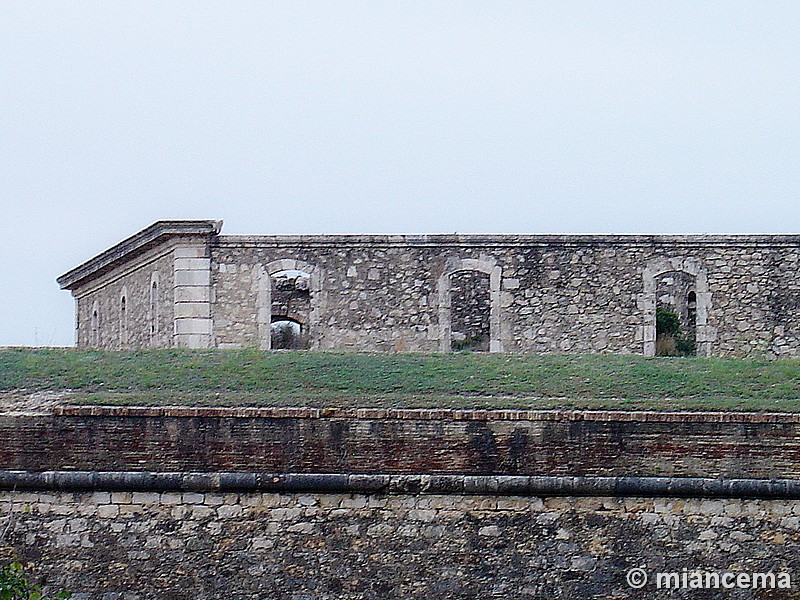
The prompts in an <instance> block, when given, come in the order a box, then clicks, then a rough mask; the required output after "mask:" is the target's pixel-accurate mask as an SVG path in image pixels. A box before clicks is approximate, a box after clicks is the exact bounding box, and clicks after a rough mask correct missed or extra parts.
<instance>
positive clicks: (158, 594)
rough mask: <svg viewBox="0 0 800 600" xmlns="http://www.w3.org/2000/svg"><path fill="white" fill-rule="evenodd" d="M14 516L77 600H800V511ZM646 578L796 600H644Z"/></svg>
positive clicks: (310, 507)
mask: <svg viewBox="0 0 800 600" xmlns="http://www.w3.org/2000/svg"><path fill="white" fill-rule="evenodd" d="M12 511H13V524H12V527H10V528H9V533H8V538H7V540H6V543H7V544H10V545H11V546H13V547H14V548H15V549H16V550H17V552H18V553H19V554H20V555H21V558H22V559H23V561H26V562H30V563H31V564H32V570H31V571H30V574H31V575H32V577H33V578H34V579H36V580H37V581H40V582H43V583H45V584H46V585H48V586H50V589H51V590H57V589H63V588H66V589H69V590H71V591H72V592H73V596H72V598H73V600H108V599H110V598H125V599H127V600H144V599H187V600H188V599H194V600H205V599H220V600H221V599H223V598H224V599H225V600H244V599H245V598H247V599H253V598H258V599H273V598H274V599H284V598H297V599H321V598H337V599H347V598H351V599H356V598H359V599H381V600H383V599H388V598H397V599H400V598H423V599H428V598H531V599H535V598H538V599H542V598H561V599H564V600H574V599H575V598H587V599H603V600H605V599H607V598H621V599H626V598H630V599H637V598H643V597H648V598H661V597H664V598H667V597H669V598H696V597H709V598H710V597H712V596H710V595H703V594H715V595H714V596H713V597H717V595H718V594H726V596H725V597H731V598H782V599H787V598H797V597H798V592H797V585H798V583H797V581H796V579H797V577H799V576H800V556H799V555H798V554H797V551H796V548H797V544H798V542H800V525H799V523H800V501H799V500H740V499H722V500H700V499H694V500H693V499H674V498H672V499H671V498H655V499H647V498H609V497H598V498H574V497H556V498H553V497H549V498H539V497H518V496H493V495H474V496H471V495H467V496H465V495H453V494H451V495H441V494H437V495H423V494H399V495H387V494H368V495H367V494H325V493H197V492H184V493H180V492H165V493H151V492H133V493H130V492H94V493H89V492H78V493H64V492H11V491H6V492H0V524H5V523H6V518H7V516H8V515H9V513H12ZM633 567H640V568H644V569H646V570H647V571H648V572H649V573H650V575H651V577H653V575H654V573H656V572H665V571H666V572H672V571H674V572H677V573H681V572H682V571H683V570H684V569H703V570H712V571H720V572H725V571H734V572H735V573H741V572H756V573H758V572H761V573H768V572H773V573H781V572H786V573H789V574H790V576H791V577H792V584H793V590H786V589H783V590H774V591H773V590H763V589H759V590H730V591H727V590H724V591H723V590H710V591H706V592H703V591H700V590H696V589H688V590H678V591H674V592H673V591H668V590H656V588H655V582H654V581H652V580H651V582H650V583H649V584H648V586H646V587H645V588H644V589H643V590H634V589H631V588H630V587H629V586H628V585H627V584H626V580H625V575H626V572H627V570H628V569H630V568H633ZM728 593H730V594H732V595H730V596H728V595H727V594H728Z"/></svg>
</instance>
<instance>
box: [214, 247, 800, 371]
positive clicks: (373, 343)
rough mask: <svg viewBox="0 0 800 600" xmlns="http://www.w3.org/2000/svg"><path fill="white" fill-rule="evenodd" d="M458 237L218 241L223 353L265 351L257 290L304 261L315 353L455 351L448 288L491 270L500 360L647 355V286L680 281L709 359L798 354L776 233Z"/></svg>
mask: <svg viewBox="0 0 800 600" xmlns="http://www.w3.org/2000/svg"><path fill="white" fill-rule="evenodd" d="M726 239H727V241H726ZM460 240H461V238H458V237H457V236H427V237H426V236H409V237H403V236H389V237H383V238H379V237H377V236H362V237H360V236H297V237H277V236H275V237H251V236H220V237H218V238H217V239H216V241H215V242H214V243H213V244H212V249H211V253H212V266H211V269H212V287H213V290H214V294H215V303H214V305H213V320H214V343H215V344H216V345H217V346H222V347H228V346H251V345H252V346H261V347H264V344H263V338H264V335H265V331H268V327H264V324H263V322H261V320H263V318H264V316H263V311H260V308H259V296H258V291H259V289H260V288H259V286H262V287H263V285H264V284H263V281H264V279H263V278H264V272H265V269H266V270H269V267H267V265H278V266H280V265H281V264H284V263H287V264H288V263H292V264H295V263H296V264H301V263H302V264H304V265H308V266H310V267H313V268H314V269H315V270H316V275H317V277H318V289H317V290H315V291H313V292H312V298H313V297H314V296H315V297H316V306H317V309H316V313H315V315H313V316H312V320H313V321H314V322H312V323H311V324H310V329H311V330H312V348H320V349H326V348H341V349H357V350H363V351H436V350H442V349H446V348H447V347H449V330H450V329H449V328H450V321H449V319H450V307H449V306H448V305H449V303H450V296H449V294H448V293H443V283H442V282H443V280H446V279H447V276H446V275H447V274H449V273H451V272H453V271H456V270H460V269H463V268H467V269H480V270H483V272H484V273H487V274H489V273H494V275H492V276H493V277H495V279H496V284H495V289H494V290H493V296H492V301H493V303H494V304H493V309H492V310H493V311H494V312H493V313H492V317H491V320H492V330H493V333H492V337H493V340H494V342H495V344H494V347H493V348H494V349H495V350H502V351H509V352H576V353H578V352H616V353H632V354H642V353H650V352H652V351H654V345H653V347H652V349H651V350H650V351H648V350H647V344H648V342H649V343H651V344H653V343H654V340H655V329H654V327H655V305H656V303H657V298H656V295H657V293H658V290H656V289H655V287H653V289H650V290H649V289H647V286H648V278H650V280H653V278H654V276H655V275H658V274H659V273H664V272H669V271H681V272H684V273H690V274H691V277H692V279H693V280H694V281H696V283H697V286H696V287H697V289H698V291H699V294H698V309H697V319H698V321H697V322H698V327H697V336H698V352H699V353H700V354H707V355H713V356H740V357H745V356H750V357H757V356H767V357H781V356H796V355H798V354H800V311H798V310H797V308H800V274H798V273H799V272H800V269H798V267H800V249H798V248H799V247H798V244H797V243H794V242H781V241H776V240H772V239H771V238H770V237H769V236H764V237H762V238H758V237H755V236H750V237H748V238H747V239H731V238H712V237H708V238H703V237H702V236H696V237H693V238H689V237H684V238H669V237H652V238H647V237H631V238H627V239H626V238H623V237H617V238H614V237H613V236H593V237H592V236H586V237H583V236H573V237H570V236H541V237H540V238H536V237H535V236H527V237H519V238H517V237H514V236H503V238H502V240H500V241H498V238H497V236H495V237H492V236H486V237H485V238H481V237H480V236H467V237H465V238H464V240H461V241H460ZM537 240H538V241H537ZM282 261H284V262H282ZM272 268H273V269H274V268H277V267H272ZM443 275H445V277H444V279H443ZM655 285H656V284H655V283H653V286H655ZM701 288H702V289H701ZM444 292H446V289H444ZM701 319H702V324H701ZM260 323H261V324H260Z"/></svg>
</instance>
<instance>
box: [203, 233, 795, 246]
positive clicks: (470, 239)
mask: <svg viewBox="0 0 800 600" xmlns="http://www.w3.org/2000/svg"><path fill="white" fill-rule="evenodd" d="M597 243H602V244H619V245H675V244H678V245H682V244H686V245H699V246H713V245H740V244H745V245H761V246H763V245H767V246H768V245H777V246H780V245H798V244H800V235H797V234H510V233H509V234H480V233H479V234H293V235H286V234H277V235H221V236H219V237H218V238H217V239H216V240H215V244H216V245H217V246H254V245H255V246H257V245H261V244H264V245H276V244H279V245H284V244H286V245H301V244H302V245H311V246H328V245H335V244H342V245H353V244H356V245H363V244H375V245H389V246H425V245H442V244H449V245H456V246H480V245H499V246H528V245H533V246H535V245H546V244H567V245H571V244H574V245H583V244H597Z"/></svg>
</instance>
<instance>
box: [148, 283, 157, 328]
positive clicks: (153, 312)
mask: <svg viewBox="0 0 800 600" xmlns="http://www.w3.org/2000/svg"><path fill="white" fill-rule="evenodd" d="M157 333H158V282H157V281H154V282H153V283H152V285H151V286H150V335H151V336H155V335H156V334H157Z"/></svg>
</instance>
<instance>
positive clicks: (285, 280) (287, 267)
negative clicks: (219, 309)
mask: <svg viewBox="0 0 800 600" xmlns="http://www.w3.org/2000/svg"><path fill="white" fill-rule="evenodd" d="M322 279H323V274H322V271H321V270H320V269H319V268H318V267H316V266H314V265H310V264H308V263H305V262H302V261H299V260H296V259H293V258H283V259H279V260H274V261H272V262H270V263H268V264H266V265H264V266H263V267H260V268H259V275H258V282H259V283H258V297H257V300H256V306H257V310H258V336H259V343H260V347H261V348H262V349H263V350H269V349H270V348H273V347H274V346H273V345H272V340H273V330H274V327H273V323H275V322H276V320H287V321H291V322H294V323H296V324H298V325H299V326H300V327H301V329H302V331H301V333H300V337H299V342H298V343H299V347H300V348H315V349H316V348H319V347H320V344H321V332H320V328H319V327H318V326H317V325H318V324H319V323H320V319H321V318H322V317H321V314H322V313H323V312H324V305H325V294H324V292H323V291H322ZM290 327H291V328H295V326H294V325H283V328H284V329H286V331H287V332H288V331H289V329H288V328H290ZM295 333H296V331H295Z"/></svg>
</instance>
